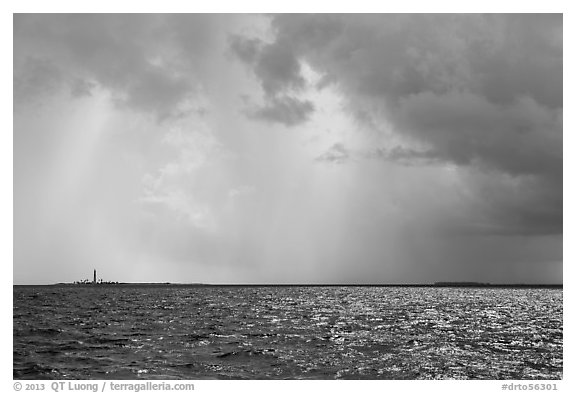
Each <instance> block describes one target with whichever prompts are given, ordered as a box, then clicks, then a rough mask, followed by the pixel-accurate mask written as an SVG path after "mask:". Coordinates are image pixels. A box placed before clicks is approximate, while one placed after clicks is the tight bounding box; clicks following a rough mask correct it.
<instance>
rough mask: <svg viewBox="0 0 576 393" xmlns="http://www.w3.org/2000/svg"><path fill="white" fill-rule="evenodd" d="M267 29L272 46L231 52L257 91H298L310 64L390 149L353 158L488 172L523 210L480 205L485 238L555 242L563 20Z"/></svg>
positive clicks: (337, 21)
mask: <svg viewBox="0 0 576 393" xmlns="http://www.w3.org/2000/svg"><path fill="white" fill-rule="evenodd" d="M272 26H273V28H274V32H275V40H273V41H272V42H268V43H264V42H262V41H258V40H257V39H255V38H244V39H242V38H239V37H235V39H234V40H233V42H232V43H233V47H234V48H235V50H236V53H237V54H238V56H239V57H240V58H241V59H242V60H243V61H245V62H246V63H247V64H249V65H251V66H252V67H253V68H254V72H255V74H256V75H257V76H258V78H259V79H260V80H261V83H262V86H263V87H264V90H265V91H273V92H274V93H275V94H279V92H280V91H284V90H286V91H293V90H298V88H301V87H302V86H303V82H302V80H303V78H302V75H301V72H299V71H300V67H298V64H301V63H306V64H309V65H310V66H311V67H312V68H313V69H314V70H315V71H316V72H318V73H319V74H320V75H321V76H322V79H321V83H319V84H318V88H320V89H322V88H324V87H325V86H329V85H331V86H333V87H334V88H335V89H336V90H338V91H339V92H341V93H342V95H343V97H344V98H345V100H346V105H347V107H348V110H349V111H350V112H351V113H353V114H354V115H355V117H356V119H357V120H358V121H359V122H360V123H362V124H363V125H364V126H365V127H366V128H368V129H371V130H376V131H382V130H383V129H384V128H391V129H392V132H393V133H394V134H395V135H396V136H397V137H398V138H399V141H400V142H399V143H397V144H396V145H392V146H380V147H377V148H373V149H369V150H368V151H364V152H357V155H358V156H360V157H364V158H369V157H372V158H383V159H385V160H390V161H394V162H397V163H403V164H406V165H414V164H417V163H422V164H428V163H431V162H432V163H435V164H438V163H444V164H446V165H456V166H459V167H462V168H464V169H465V170H466V169H467V168H468V169H472V170H476V169H480V170H482V171H484V172H485V173H490V172H493V178H494V180H493V181H492V183H491V185H490V186H486V185H485V184H484V183H486V182H490V180H488V181H486V180H483V184H484V186H482V188H483V187H489V188H491V189H492V190H494V191H500V193H506V192H510V193H518V192H520V190H521V192H522V193H528V194H529V195H531V198H529V199H530V200H531V201H532V204H530V203H529V202H525V203H527V204H528V205H529V206H523V207H522V208H518V209H514V210H516V214H513V215H512V216H513V217H514V219H513V221H514V222H513V223H512V222H508V215H507V214H502V212H503V211H507V208H510V206H509V203H507V202H506V201H504V200H502V199H501V198H500V197H491V196H489V195H487V196H486V198H487V200H486V203H489V204H495V206H493V209H494V210H495V211H498V212H499V213H498V214H494V220H496V221H501V223H498V222H494V226H495V227H498V226H499V225H504V226H506V227H508V226H512V227H515V228H517V229H518V230H519V231H520V232H525V231H528V232H529V231H532V230H534V228H533V225H538V223H540V222H541V223H542V225H543V228H542V230H544V231H548V230H551V231H552V232H557V233H560V232H561V227H562V214H561V212H562V16H561V15H305V16H302V15H278V16H275V17H274V18H273V20H272ZM258 54H260V56H262V57H265V58H267V59H268V58H271V59H275V60H276V61H267V62H266V63H264V65H263V64H260V63H259V62H258V61H257V60H256V59H257V58H258ZM263 70H265V72H263ZM275 76H276V77H275ZM346 150H350V148H349V147H347V146H345V145H344V144H342V143H340V142H339V143H338V144H336V145H334V146H333V147H332V148H331V149H330V150H328V151H326V153H325V154H324V155H321V156H320V158H321V160H322V159H324V160H328V161H338V162H340V161H342V160H343V159H345V158H346V157H345V156H349V155H348V154H347V155H344V154H343V153H344V152H345V151H346ZM506 176H510V177H511V178H513V180H509V181H508V180H502V179H503V177H506ZM471 181H473V180H471ZM471 187H473V185H471ZM496 194H499V192H496ZM542 206H546V208H545V209H542ZM521 211H523V212H524V214H525V215H526V217H520V216H522V213H521ZM532 212H539V213H538V216H539V218H540V219H539V220H533V219H532V218H530V217H531V216H532V215H533V213H532ZM522 223H525V224H526V227H524V226H523V225H522ZM536 232H539V231H536Z"/></svg>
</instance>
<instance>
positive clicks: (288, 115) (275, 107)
mask: <svg viewBox="0 0 576 393" xmlns="http://www.w3.org/2000/svg"><path fill="white" fill-rule="evenodd" d="M312 112H314V105H313V104H312V102H310V101H307V100H299V99H296V98H292V97H285V96H284V97H273V98H271V99H270V100H269V102H268V104H266V105H264V106H262V107H256V108H255V109H252V110H248V111H247V114H248V116H249V117H251V118H254V119H258V120H264V121H268V122H271V123H280V124H284V125H285V126H295V125H297V124H301V123H303V122H305V121H306V120H308V118H309V117H310V115H311V114H312Z"/></svg>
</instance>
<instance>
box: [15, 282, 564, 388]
mask: <svg viewBox="0 0 576 393" xmlns="http://www.w3.org/2000/svg"><path fill="white" fill-rule="evenodd" d="M13 307H14V348H13V351H14V364H13V366H14V371H13V373H14V374H13V375H14V378H15V379H140V378H144V379H153V378H158V379H174V378H178V379H212V378H222V379H245V378H248V379H261V378H273V379H294V378H298V379H302V378H305V379H333V378H348V379H561V378H562V366H563V364H562V362H563V359H562V312H563V309H562V290H558V289H507V288H489V289H487V288H389V287H388V288H384V287H244V288H242V287H189V288H174V287H166V288H122V287H120V286H118V287H115V286H110V287H90V286H87V287H73V286H72V287H36V288H34V287H15V288H14V304H13Z"/></svg>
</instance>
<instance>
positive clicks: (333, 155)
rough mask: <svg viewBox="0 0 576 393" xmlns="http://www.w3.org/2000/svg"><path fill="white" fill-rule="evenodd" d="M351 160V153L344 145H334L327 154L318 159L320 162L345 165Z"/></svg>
mask: <svg viewBox="0 0 576 393" xmlns="http://www.w3.org/2000/svg"><path fill="white" fill-rule="evenodd" d="M349 159H351V153H350V151H349V149H348V148H346V147H345V146H344V145H343V144H342V143H335V144H333V145H332V146H331V147H330V148H329V149H328V150H326V152H324V153H323V154H322V155H320V156H319V157H317V158H316V160H318V161H326V162H335V163H338V164H339V163H343V162H346V161H348V160H349Z"/></svg>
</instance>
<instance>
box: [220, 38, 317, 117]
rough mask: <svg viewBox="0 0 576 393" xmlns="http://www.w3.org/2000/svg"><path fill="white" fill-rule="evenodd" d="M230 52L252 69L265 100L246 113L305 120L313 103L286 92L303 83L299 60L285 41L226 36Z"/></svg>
mask: <svg viewBox="0 0 576 393" xmlns="http://www.w3.org/2000/svg"><path fill="white" fill-rule="evenodd" d="M229 45H230V49H231V50H232V53H234V54H235V55H236V56H237V57H238V58H239V59H240V60H242V61H243V62H244V63H245V64H247V65H248V66H249V67H250V68H251V69H252V70H253V72H254V75H255V76H256V78H257V79H258V81H259V82H260V84H261V86H262V89H263V91H264V99H265V101H266V102H267V103H266V104H264V105H262V106H261V107H258V108H256V109H252V110H248V111H247V113H248V115H249V116H250V117H252V118H254V119H260V120H264V121H268V122H277V123H281V124H283V125H285V126H294V125H297V124H300V123H303V122H305V121H306V120H308V118H309V116H310V115H311V114H312V112H314V105H313V104H312V103H311V102H310V101H308V100H301V99H297V98H294V97H292V96H289V95H288V94H293V93H295V92H299V91H301V90H302V89H304V88H305V87H306V80H305V79H304V77H303V76H302V70H301V66H300V62H299V60H298V58H297V56H296V54H295V52H294V50H293V48H292V47H291V45H290V43H289V42H275V43H273V44H266V43H265V42H264V41H262V40H260V39H257V38H246V37H242V36H238V35H232V36H230V37H229Z"/></svg>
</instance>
